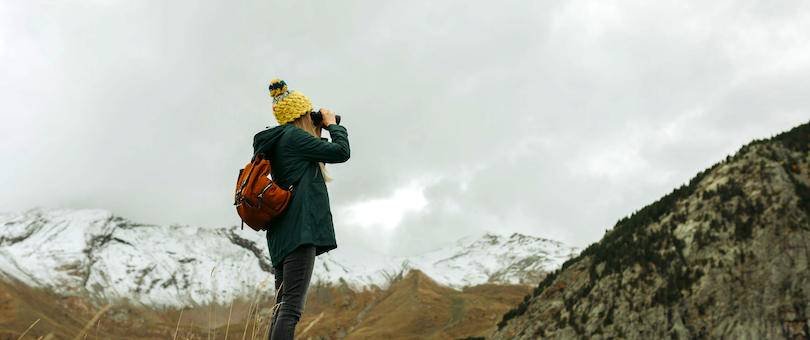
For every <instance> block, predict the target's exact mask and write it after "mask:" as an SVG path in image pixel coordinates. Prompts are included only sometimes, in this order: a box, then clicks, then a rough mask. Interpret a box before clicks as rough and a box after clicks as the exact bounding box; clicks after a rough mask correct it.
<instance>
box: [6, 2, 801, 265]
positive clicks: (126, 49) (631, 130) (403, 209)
mask: <svg viewBox="0 0 810 340" xmlns="http://www.w3.org/2000/svg"><path fill="white" fill-rule="evenodd" d="M80 3H81V4H80ZM807 32H810V2H807V1H801V0H796V1H606V0H586V1H436V0H430V1H267V0H262V1H203V2H200V1H144V0H137V1H135V0H133V1H101V0H99V1H83V2H78V1H70V2H65V1H30V0H11V1H2V2H0V96H1V97H0V98H1V100H0V145H2V148H0V211H2V212H18V211H24V210H27V209H31V208H34V207H45V208H102V209H108V210H111V211H113V212H114V213H116V214H118V215H120V216H123V217H125V218H128V219H130V220H133V221H137V222H141V223H155V224H181V225H196V226H204V227H210V228H215V227H228V226H232V225H237V224H239V222H240V220H239V217H238V215H237V214H236V212H235V209H234V208H233V205H232V203H233V191H234V186H235V181H236V176H237V173H238V171H239V169H240V168H242V167H243V166H244V165H245V164H246V163H247V162H248V160H249V158H250V156H251V154H252V146H251V142H252V138H253V135H254V134H255V133H257V132H259V131H261V130H262V129H264V128H265V127H266V126H275V125H277V123H276V121H275V118H274V117H273V114H272V109H271V105H272V98H271V97H270V95H269V92H268V89H267V87H268V84H269V83H270V81H271V80H272V79H274V78H281V79H284V80H285V81H286V82H287V84H288V86H289V87H290V89H292V90H297V91H299V92H302V93H303V94H305V95H307V96H308V97H309V98H310V99H311V100H312V102H313V104H314V105H315V108H316V109H317V108H326V109H330V110H332V111H334V112H336V113H337V114H339V115H341V116H342V125H344V126H345V127H346V129H347V131H348V134H349V140H350V143H351V149H352V155H351V159H350V160H349V161H348V162H346V163H343V164H333V165H328V166H327V170H328V171H329V174H330V175H331V176H332V177H333V178H334V181H333V182H332V183H329V184H328V188H329V195H330V199H331V203H332V210H333V215H334V219H335V232H336V235H337V240H338V245H339V246H340V245H341V244H356V245H362V246H366V247H369V248H371V249H375V250H378V251H381V252H385V253H387V254H392V255H410V254H415V253H420V252H424V251H427V250H430V249H434V248H436V247H439V246H442V245H446V244H449V243H452V242H453V241H455V240H456V239H458V238H459V237H462V236H465V235H469V234H477V233H481V232H484V231H490V232H494V233H497V234H502V235H505V236H508V235H511V234H512V233H515V232H517V233H524V234H528V235H532V236H537V237H544V238H550V239H555V240H559V241H562V242H565V243H567V244H569V245H572V246H576V247H580V248H584V247H586V246H587V245H589V244H591V243H593V242H596V241H598V240H599V239H601V237H602V236H603V234H604V232H605V229H609V228H612V227H613V226H614V225H615V223H616V221H617V220H619V219H620V218H622V217H624V216H627V215H629V214H630V213H632V212H633V211H635V210H637V209H640V208H642V207H643V206H645V205H647V204H650V203H652V202H654V201H655V200H657V199H658V198H660V197H661V196H663V195H665V194H667V193H669V192H671V191H672V189H674V188H675V187H678V186H680V185H681V184H683V183H685V182H687V181H688V180H689V179H690V178H692V177H693V176H694V175H695V174H696V173H697V172H699V171H702V170H704V169H706V168H707V167H710V166H711V165H712V164H714V163H716V162H718V161H720V160H721V159H724V158H725V157H726V155H729V154H733V153H734V152H736V151H737V150H739V148H740V147H741V146H742V145H744V144H747V143H748V142H750V141H751V140H753V139H759V138H769V137H771V136H772V135H775V134H778V133H780V132H782V131H786V130H789V129H791V128H793V127H795V126H797V125H800V124H803V123H807V122H808V121H810V35H808V34H807Z"/></svg>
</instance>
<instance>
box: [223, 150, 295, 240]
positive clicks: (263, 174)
mask: <svg viewBox="0 0 810 340" xmlns="http://www.w3.org/2000/svg"><path fill="white" fill-rule="evenodd" d="M269 174H270V161H269V160H268V159H266V158H265V155H264V154H263V153H260V154H258V155H256V157H255V158H254V159H253V161H252V162H250V163H248V164H247V165H246V166H245V168H244V169H241V170H239V178H238V179H237V181H236V195H235V196H234V202H233V205H235V206H236V212H237V213H238V214H239V217H241V218H242V229H244V228H245V223H247V225H248V226H250V227H251V228H253V230H256V231H259V230H267V227H268V226H269V225H270V223H269V222H271V221H272V222H275V219H277V218H278V217H279V216H280V215H281V214H282V213H283V212H284V209H286V208H287V205H288V204H289V203H290V195H291V194H292V190H293V185H290V187H289V188H287V190H284V189H282V188H281V187H279V186H278V185H276V183H275V182H273V180H271V179H270V178H268V175H269Z"/></svg>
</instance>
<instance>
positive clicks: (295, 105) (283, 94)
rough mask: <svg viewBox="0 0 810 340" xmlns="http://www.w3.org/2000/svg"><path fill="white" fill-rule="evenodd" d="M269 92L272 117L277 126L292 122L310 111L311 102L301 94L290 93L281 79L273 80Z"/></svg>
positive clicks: (296, 92)
mask: <svg viewBox="0 0 810 340" xmlns="http://www.w3.org/2000/svg"><path fill="white" fill-rule="evenodd" d="M269 90H270V95H271V96H273V115H274V116H276V120H277V121H278V124H279V125H283V124H287V123H289V122H292V121H294V120H296V119H297V118H298V117H301V116H303V115H304V114H306V113H307V112H309V111H311V110H312V101H310V100H309V98H307V96H305V95H304V94H303V93H301V92H298V91H290V89H288V88H287V83H286V82H284V81H283V80H281V79H273V81H272V82H270V86H269Z"/></svg>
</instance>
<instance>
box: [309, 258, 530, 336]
mask: <svg viewBox="0 0 810 340" xmlns="http://www.w3.org/2000/svg"><path fill="white" fill-rule="evenodd" d="M341 290H342V292H339V291H341ZM530 290H531V287H529V286H521V285H515V286H499V285H492V284H486V285H481V286H476V287H471V288H467V289H465V290H464V291H462V292H458V291H455V290H453V289H451V288H447V287H444V286H440V285H438V284H437V283H436V282H434V281H433V280H432V279H430V278H429V277H428V276H426V275H425V274H424V273H422V272H421V271H419V270H412V271H411V272H410V273H408V275H407V276H406V277H405V278H404V279H402V280H401V281H399V282H396V283H394V284H393V285H392V286H391V287H390V288H389V289H388V290H387V291H379V290H374V291H365V292H362V293H354V292H351V291H350V290H348V289H346V288H345V287H343V288H340V287H338V288H333V289H331V290H328V289H326V290H323V291H322V293H320V294H319V293H317V292H311V293H310V296H309V298H308V301H307V310H306V311H305V313H304V317H303V318H302V319H301V322H300V323H299V327H298V329H297V331H296V336H300V335H302V334H304V336H302V339H307V338H311V339H312V340H323V339H346V340H361V339H436V340H439V339H456V338H466V337H468V336H485V335H486V334H489V333H490V332H491V331H492V330H494V329H495V324H496V323H497V321H498V317H499V316H500V315H502V314H503V313H504V312H506V311H508V310H509V309H510V308H511V306H513V305H514V304H515V303H518V302H520V301H521V299H522V298H523V296H524V295H526V293H528V292H529V291H530ZM325 300H331V301H332V303H331V305H330V307H329V308H323V307H322V306H325V305H326V304H325V303H324V302H323V301H325ZM311 307H314V308H312V310H310V308H311ZM321 312H323V313H324V314H323V316H322V317H320V319H319V320H318V322H317V323H315V325H313V326H312V327H311V328H310V329H309V330H308V331H307V332H306V333H303V331H304V329H305V328H306V327H307V326H309V325H310V324H311V323H312V322H313V321H314V320H316V319H318V317H319V316H320V315H321Z"/></svg>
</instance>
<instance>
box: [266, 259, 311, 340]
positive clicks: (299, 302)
mask: <svg viewBox="0 0 810 340" xmlns="http://www.w3.org/2000/svg"><path fill="white" fill-rule="evenodd" d="M281 262H282V263H281V264H279V265H278V267H273V270H274V271H275V276H276V290H275V291H277V292H278V293H277V294H276V305H278V309H277V310H276V314H275V316H274V317H273V320H272V322H271V323H270V332H269V333H268V335H267V338H268V339H269V340H293V336H294V335H295V325H297V324H298V320H300V319H301V314H303V313H304V306H305V305H306V303H307V289H309V281H310V279H311V278H312V268H313V266H314V265H315V246H313V245H311V244H304V245H301V246H300V247H298V248H296V249H295V250H294V251H293V252H292V253H290V254H289V255H287V256H286V257H285V258H284V260H282V261H281ZM282 282H283V283H284V284H283V285H282ZM279 286H281V290H279ZM279 304H280V305H279Z"/></svg>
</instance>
